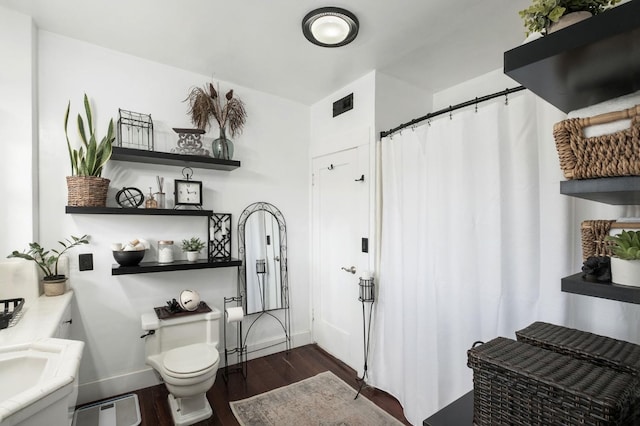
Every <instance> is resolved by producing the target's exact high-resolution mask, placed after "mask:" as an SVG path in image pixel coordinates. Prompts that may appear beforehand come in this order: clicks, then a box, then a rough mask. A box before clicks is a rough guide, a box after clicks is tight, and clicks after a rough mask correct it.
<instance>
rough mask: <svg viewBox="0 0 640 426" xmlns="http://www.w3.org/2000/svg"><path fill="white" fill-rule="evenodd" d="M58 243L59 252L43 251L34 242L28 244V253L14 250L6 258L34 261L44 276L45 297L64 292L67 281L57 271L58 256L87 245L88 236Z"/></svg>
mask: <svg viewBox="0 0 640 426" xmlns="http://www.w3.org/2000/svg"><path fill="white" fill-rule="evenodd" d="M58 243H59V244H60V245H61V246H62V249H61V250H56V249H51V250H45V249H44V248H43V247H42V246H41V245H40V244H39V243H35V242H34V243H30V244H29V250H28V251H26V252H22V253H21V252H19V251H17V250H14V251H13V252H12V253H11V254H10V255H9V256H7V257H17V258H21V259H26V260H32V261H34V262H35V263H36V265H38V268H40V270H41V271H42V272H43V274H44V278H43V279H42V281H43V284H44V294H45V295H47V296H59V295H61V294H63V293H64V291H65V281H66V280H67V277H66V276H64V275H63V274H60V273H59V271H58V263H59V262H60V256H62V255H63V254H64V253H65V252H66V251H67V250H69V249H71V248H73V247H75V246H79V245H81V244H89V236H88V235H83V236H82V237H74V236H73V235H72V236H71V239H66V240H65V241H58Z"/></svg>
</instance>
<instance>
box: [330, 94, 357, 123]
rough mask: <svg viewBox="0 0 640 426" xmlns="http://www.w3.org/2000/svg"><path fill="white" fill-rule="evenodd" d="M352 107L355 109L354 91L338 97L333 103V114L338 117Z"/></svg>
mask: <svg viewBox="0 0 640 426" xmlns="http://www.w3.org/2000/svg"><path fill="white" fill-rule="evenodd" d="M350 109H353V93H350V94H348V95H347V96H345V97H344V98H342V99H338V100H337V101H335V102H334V103H333V116H334V117H337V116H339V115H340V114H342V113H343V112H347V111H349V110H350Z"/></svg>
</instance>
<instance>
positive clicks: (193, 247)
mask: <svg viewBox="0 0 640 426" xmlns="http://www.w3.org/2000/svg"><path fill="white" fill-rule="evenodd" d="M205 246H206V244H205V243H204V242H202V241H201V240H200V238H197V237H192V238H191V239H189V240H182V251H197V252H199V251H200V250H202V249H203V248H204V247H205Z"/></svg>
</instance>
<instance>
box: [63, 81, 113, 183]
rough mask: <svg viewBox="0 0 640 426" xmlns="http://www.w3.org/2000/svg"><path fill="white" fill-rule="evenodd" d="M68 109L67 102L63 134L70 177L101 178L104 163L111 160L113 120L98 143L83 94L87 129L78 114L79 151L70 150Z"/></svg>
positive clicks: (89, 108)
mask: <svg viewBox="0 0 640 426" xmlns="http://www.w3.org/2000/svg"><path fill="white" fill-rule="evenodd" d="M70 109H71V101H69V104H68V105H67V112H66V113H65V115H64V134H65V136H66V137H67V148H68V150H69V159H70V160H71V175H72V176H101V175H102V167H104V165H105V163H106V162H107V161H108V160H109V158H111V152H112V144H113V141H114V140H115V135H114V131H113V118H112V119H111V120H110V121H109V129H108V130H107V135H106V136H105V137H103V138H102V139H101V140H100V143H98V139H97V137H96V134H95V127H94V123H93V114H92V113H91V105H89V99H88V98H87V94H86V93H85V95H84V111H85V114H86V117H87V129H85V126H84V120H83V119H82V116H81V115H80V114H78V133H79V134H80V140H81V142H82V144H81V146H80V148H79V149H73V148H71V143H70V142H69V134H68V133H67V127H68V126H67V124H68V122H69V110H70ZM87 130H88V131H87Z"/></svg>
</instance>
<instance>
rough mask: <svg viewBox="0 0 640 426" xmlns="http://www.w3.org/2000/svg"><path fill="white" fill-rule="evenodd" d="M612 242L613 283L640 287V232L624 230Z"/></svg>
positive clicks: (609, 238)
mask: <svg viewBox="0 0 640 426" xmlns="http://www.w3.org/2000/svg"><path fill="white" fill-rule="evenodd" d="M607 240H608V241H611V253H612V256H611V281H613V282H614V283H616V284H623V285H630V286H634V287H640V231H626V230H623V231H622V232H621V233H620V234H617V235H613V236H608V237H607Z"/></svg>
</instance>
